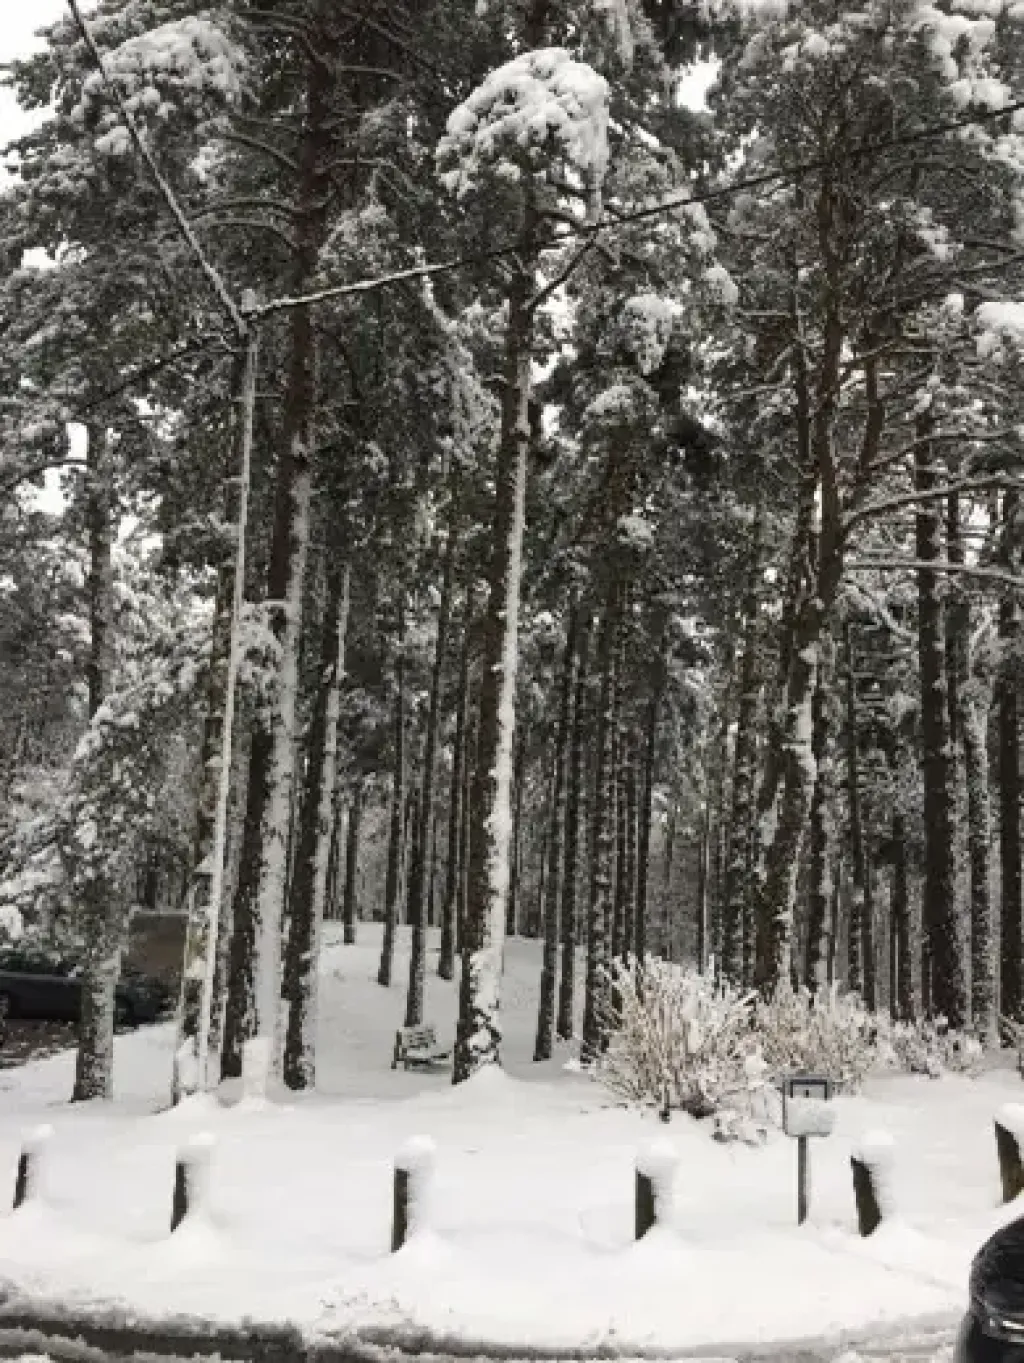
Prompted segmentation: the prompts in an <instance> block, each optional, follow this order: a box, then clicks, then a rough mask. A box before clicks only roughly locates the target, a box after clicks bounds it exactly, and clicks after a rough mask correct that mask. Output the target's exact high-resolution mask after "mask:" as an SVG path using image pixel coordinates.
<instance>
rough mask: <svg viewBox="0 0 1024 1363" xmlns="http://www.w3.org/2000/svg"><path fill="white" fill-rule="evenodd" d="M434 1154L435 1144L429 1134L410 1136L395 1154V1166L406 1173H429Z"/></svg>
mask: <svg viewBox="0 0 1024 1363" xmlns="http://www.w3.org/2000/svg"><path fill="white" fill-rule="evenodd" d="M436 1155H437V1146H436V1145H435V1144H434V1142H433V1141H432V1140H431V1139H430V1137H429V1136H412V1137H410V1138H409V1140H407V1141H406V1142H405V1144H404V1145H403V1146H402V1147H401V1148H400V1149H399V1151H398V1154H397V1155H396V1156H395V1168H396V1169H402V1170H404V1171H405V1173H407V1174H429V1173H430V1171H431V1169H433V1167H434V1158H435V1156H436Z"/></svg>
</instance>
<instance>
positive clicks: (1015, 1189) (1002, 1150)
mask: <svg viewBox="0 0 1024 1363" xmlns="http://www.w3.org/2000/svg"><path fill="white" fill-rule="evenodd" d="M995 1128H996V1153H997V1154H998V1156H999V1181H1000V1183H1001V1184H1002V1189H1003V1201H1004V1202H1012V1201H1013V1199H1014V1198H1015V1197H1017V1196H1018V1194H1019V1193H1021V1192H1024V1161H1022V1159H1021V1144H1022V1141H1024V1107H1022V1106H1021V1105H1020V1104H1019V1103H1007V1104H1006V1105H1005V1106H1004V1107H1001V1108H1000V1109H999V1111H998V1112H997V1113H996V1119H995Z"/></svg>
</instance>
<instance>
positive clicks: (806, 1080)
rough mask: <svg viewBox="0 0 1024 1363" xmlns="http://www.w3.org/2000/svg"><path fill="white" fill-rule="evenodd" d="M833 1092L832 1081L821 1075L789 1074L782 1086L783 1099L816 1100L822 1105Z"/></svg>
mask: <svg viewBox="0 0 1024 1363" xmlns="http://www.w3.org/2000/svg"><path fill="white" fill-rule="evenodd" d="M833 1091H834V1086H833V1084H832V1080H831V1079H827V1078H826V1077H825V1076H824V1075H823V1074H791V1075H788V1076H787V1078H786V1079H784V1080H783V1085H782V1096H783V1097H784V1098H817V1099H819V1100H820V1101H821V1102H823V1103H827V1102H828V1101H829V1100H830V1099H831V1097H832V1094H833Z"/></svg>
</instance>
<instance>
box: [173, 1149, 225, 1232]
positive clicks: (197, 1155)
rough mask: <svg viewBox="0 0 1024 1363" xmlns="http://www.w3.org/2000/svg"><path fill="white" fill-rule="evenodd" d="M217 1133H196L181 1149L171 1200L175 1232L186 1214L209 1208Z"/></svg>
mask: <svg viewBox="0 0 1024 1363" xmlns="http://www.w3.org/2000/svg"><path fill="white" fill-rule="evenodd" d="M216 1143H217V1141H216V1137H214V1136H212V1135H210V1134H209V1133H208V1132H201V1133H200V1134H199V1135H197V1136H193V1137H192V1138H191V1139H190V1140H188V1141H186V1142H185V1144H184V1145H183V1146H182V1147H181V1149H180V1150H179V1151H178V1158H177V1161H176V1163H175V1166H174V1199H173V1201H172V1203H171V1233H172V1234H173V1233H174V1232H175V1231H176V1230H177V1229H178V1227H179V1226H180V1225H181V1223H182V1222H183V1221H184V1220H185V1218H186V1217H189V1216H195V1215H196V1213H197V1212H205V1211H208V1210H209V1205H210V1157H211V1156H212V1154H213V1148H214V1146H215V1145H216Z"/></svg>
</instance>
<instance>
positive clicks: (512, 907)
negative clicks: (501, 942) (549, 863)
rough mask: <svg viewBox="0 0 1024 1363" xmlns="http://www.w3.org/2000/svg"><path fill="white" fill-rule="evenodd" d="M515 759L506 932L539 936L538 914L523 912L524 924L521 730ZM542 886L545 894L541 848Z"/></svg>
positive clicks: (523, 749)
mask: <svg viewBox="0 0 1024 1363" xmlns="http://www.w3.org/2000/svg"><path fill="white" fill-rule="evenodd" d="M515 754H516V755H515V761H514V762H513V763H512V847H511V851H510V853H509V865H508V899H507V901H506V904H505V935H506V936H507V937H516V936H518V935H519V932H520V930H522V934H523V936H524V937H536V936H537V934H536V932H535V931H534V921H535V916H534V915H533V914H531V913H529V912H527V913H525V914H523V915H522V916H523V917H524V918H525V920H526V921H525V923H522V924H520V921H519V918H520V913H521V908H520V890H521V888H522V880H521V874H520V873H521V871H522V855H523V784H524V778H525V775H526V735H525V734H524V733H520V734H519V735H518V736H517V738H516V743H515ZM540 860H541V886H540V893H541V895H542V896H543V893H544V883H543V882H544V852H543V848H542V850H541V859H540Z"/></svg>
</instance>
